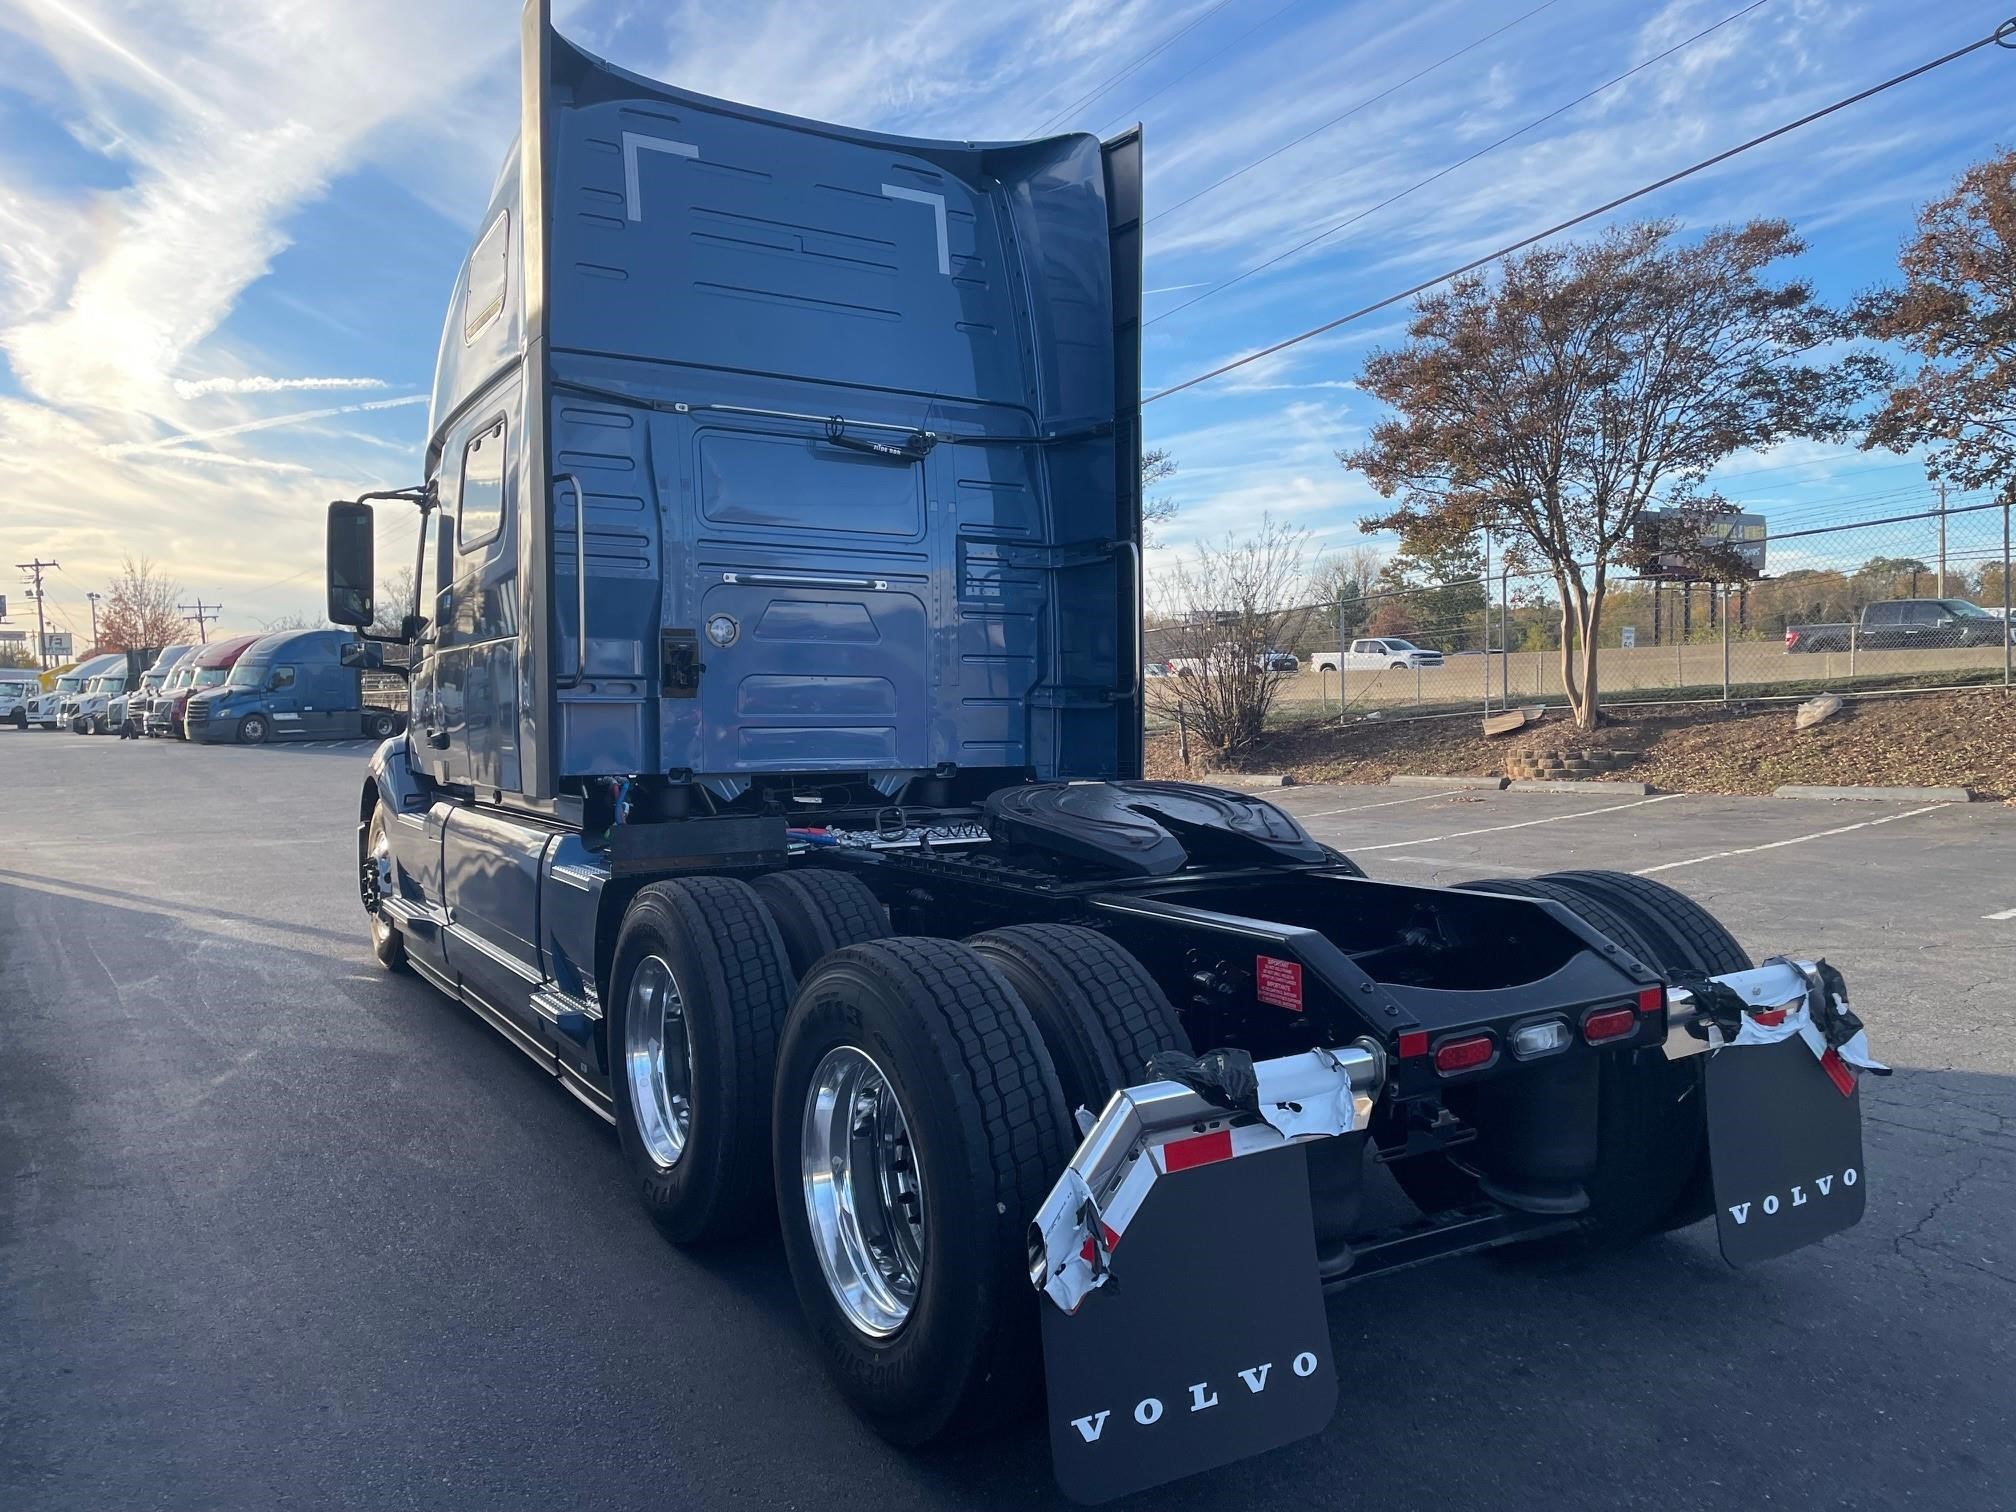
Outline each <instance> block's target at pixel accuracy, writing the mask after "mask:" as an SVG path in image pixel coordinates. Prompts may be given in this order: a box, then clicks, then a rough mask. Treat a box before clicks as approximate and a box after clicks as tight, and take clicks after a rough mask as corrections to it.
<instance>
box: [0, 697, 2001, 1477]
mask: <svg viewBox="0 0 2016 1512" xmlns="http://www.w3.org/2000/svg"><path fill="white" fill-rule="evenodd" d="M366 749H367V748H366V747H365V746H364V745H363V744H361V743H359V744H354V745H348V746H329V747H325V748H321V749H308V748H292V749H290V748H285V747H267V748H259V749H239V748H233V747H221V748H204V749H200V750H199V749H192V748H189V747H185V746H181V745H176V744H170V743H166V742H145V743H142V744H139V745H134V744H131V743H121V742H117V741H112V740H103V739H100V740H87V739H82V738H78V737H72V736H67V735H54V734H43V733H32V734H25V735H24V734H16V733H15V732H13V731H0V791H4V792H5V794H6V797H7V806H6V818H5V821H4V823H0V1506H5V1507H7V1508H9V1509H22V1512H27V1509H45V1508H49V1509H53V1508H80V1509H83V1508H89V1509H104V1508H113V1507H118V1508H140V1507H148V1508H185V1507H186V1508H205V1509H224V1508H238V1507H245V1508H261V1509H268V1508H285V1507H315V1508H328V1507H345V1508H366V1509H372V1512H378V1509H394V1508H406V1507H414V1508H455V1509H460V1508H470V1509H485V1512H493V1509H506V1508H512V1509H515V1508H527V1509H532V1508H537V1509H550V1508H553V1507H557V1506H573V1505H592V1506H595V1507H597V1508H606V1509H611V1512H615V1509H627V1508H632V1507H636V1508H647V1507H648V1508H688V1507H700V1508H708V1509H713V1508H722V1507H730V1506H737V1507H751V1508H763V1509H769V1508H787V1507H804V1508H822V1509H823V1508H854V1507H860V1508H870V1507H872V1508H876V1509H901V1508H913V1507H932V1508H990V1509H991V1508H1002V1509H1009V1508H1013V1509H1018V1512H1019V1509H1026V1508H1028V1507H1031V1506H1046V1505H1050V1504H1052V1503H1053V1501H1054V1500H1055V1497H1054V1493H1053V1492H1052V1490H1051V1489H1050V1484H1049V1472H1048V1465H1047V1449H1046V1446H1045V1444H1044V1441H1043V1437H1042V1434H1041V1431H1040V1428H1039V1426H1038V1425H1036V1424H1034V1423H1031V1424H1028V1425H1023V1426H1021V1427H1017V1428H1014V1429H1012V1430H1011V1431H1010V1432H1008V1433H1007V1435H1006V1436H1005V1437H1004V1438H1002V1439H999V1440H996V1441H993V1442H989V1443H984V1444H977V1445H967V1446H962V1447H957V1448H952V1449H946V1450H938V1451H933V1452H930V1453H925V1454H905V1453H901V1452H898V1451H896V1450H893V1449H890V1448H888V1447H887V1446H885V1445H884V1444H883V1443H882V1442H881V1441H880V1440H879V1439H877V1438H876V1437H875V1436H874V1435H873V1434H872V1433H870V1432H869V1431H868V1430H867V1429H866V1428H865V1427H863V1426H862V1425H861V1424H860V1423H858V1422H857V1421H856V1420H855V1419H854V1418H853V1416H852V1415H851V1414H850V1413H849V1412H848V1411H847V1410H846V1409H845V1408H844V1407H843V1406H842V1405H841V1403H840V1402H839V1400H838V1399H837V1398H836V1397H835V1396H834V1395H833V1393H832V1392H831V1391H829V1390H828V1388H827V1386H826V1383H825V1380H824V1378H823V1376H822V1374H821V1372H820V1370H819V1366H818V1363H817V1361H816V1359H815V1358H814V1356H813V1354H812V1351H811V1349H810V1348H809V1347H808V1345H807V1343H806V1341H805V1340H804V1338H803V1337H802V1335H801V1333H800V1327H799V1321H798V1314H797V1307H796V1302H795V1299H794V1298H793V1296H792V1294H791V1288H790V1283H789V1280H788V1278H787V1276H786V1274H785V1270H784V1266H783V1262H782V1258H781V1256H780V1255H779V1254H778V1253H777V1252H776V1250H775V1247H774V1243H763V1242H758V1243H751V1244H749V1245H746V1246H743V1247H741V1248H738V1249H735V1250H731V1251H715V1252H709V1253H701V1254H695V1253H682V1252H680V1251H678V1250H675V1249H672V1248H670V1247H669V1246H668V1245H666V1244H665V1243H664V1242H663V1241H662V1240H661V1239H660V1238H659V1236H658V1235H657V1233H656V1231H655V1230H654V1229H653V1228H652V1227H651V1225H650V1223H649V1222H648V1221H647V1220H646V1219H645V1217H644V1215H643V1214H642V1212H641V1211H640V1210H639V1209H638V1208H637V1206H636V1205H635V1204H634V1203H633V1201H632V1200H631V1197H630V1194H629V1192H628V1190H627V1188H626V1185H625V1182H624V1180H623V1178H622V1176H621V1174H620V1171H619V1164H618V1159H617V1153H616V1149H615V1144H614V1140H613V1138H612V1136H611V1135H610V1133H609V1131H608V1130H607V1129H606V1128H604V1127H603V1126H602V1125H601V1124H600V1123H598V1121H597V1120H595V1119H594V1118H592V1117H591V1116H589V1115H588V1114H587V1113H586V1112H585V1111H583V1110H582V1109H581V1108H580V1107H579V1106H578V1105H577V1104H575V1103H574V1102H573V1101H572V1100H571V1099H570V1098H569V1097H568V1096H567V1095H566V1094H565V1093H563V1092H562V1091H561V1090H560V1089H559V1087H558V1086H557V1085H556V1084H555V1083H553V1082H552V1081H550V1080H548V1079H547V1078H545V1077H544V1076H542V1075H541V1074H540V1073H539V1072H538V1071H536V1070H535V1069H534V1067H533V1066H532V1065H531V1064H530V1063H529V1062H527V1061H526V1060H524V1059H523V1058H522V1057H521V1056H520V1055H519V1054H518V1053H517V1052H516V1051H515V1050H513V1049H512V1048H511V1047H510V1046H509V1045H507V1044H506V1043H505V1042H504V1041H503V1040H502V1039H501V1038H500V1037H499V1036H497V1035H496V1034H494V1033H493V1032H492V1031H490V1030H489V1029H487V1028H486V1027H485V1026H483V1025H482V1024H481V1023H479V1022H478V1021H477V1020H476V1019H474V1018H473V1017H472V1016H470V1015H469V1014H467V1013H466V1012H465V1011H463V1010H462V1009H459V1008H457V1007H455V1006H453V1005H452V1004H450V1003H448V1002H447V1001H446V1000H445V999H442V998H441V997H439V996H438V995H437V994H436V993H435V992H434V991H433V990H432V989H430V988H428V987H427V986H425V985H424V984H423V983H421V982H420V981H418V980H417V979H414V978H411V977H394V976H387V975H385V974H384V973H382V972H380V971H379V970H378V969H377V968H376V967H375V966H374V965H373V963H372V961H371V959H370V955H369V952H368V950H367V948H366V944H365V935H364V929H363V921H362V917H361V915H360V914H359V911H358V908H357V904H356V892H355V886H354V881H353V877H352V868H353V865H354V860H353V857H354V852H353V850H352V845H353V838H352V834H353V831H352V826H353V824H354V819H353V817H352V816H353V815H354V813H355V798H354V794H355V791H356V786H357V783H358V782H359V780H360V777H361V769H362V765H363V759H364V755H365V752H366ZM1280 797H1281V801H1282V802H1283V803H1284V805H1285V806H1286V807H1289V808H1291V809H1292V810H1294V811H1295V812H1296V813H1298V814H1299V815H1301V816H1303V817H1304V818H1305V819H1306V820H1307V821H1308V823H1309V824H1310V826H1311V828H1312V829H1313V830H1314V831H1315V832H1316V833H1317V834H1318V835H1319V836H1320V837H1322V838H1323V839H1325V840H1328V841H1330V842H1332V843H1333V844H1337V845H1340V846H1342V847H1344V848H1345V849H1347V850H1349V851H1350V852H1351V853H1352V854H1354V855H1355V856H1356V857H1357V858H1358V859H1359V860H1360V861H1361V863H1362V864H1363V865H1364V866H1365V867H1366V868H1367V870H1368V871H1370V872H1371V873H1372V874H1373V875H1374V876H1385V877H1393V878H1405V879H1408V880H1423V879H1433V880H1442V881H1450V882H1453V881H1461V880H1468V879H1471V878H1478V877H1486V876H1492V875H1509V874H1525V873H1535V872H1542V871H1550V870H1557V869H1561V868H1566V867H1590V866H1605V867H1617V868H1621V869H1625V870H1634V871H1650V872H1651V873H1652V874H1653V875H1655V876H1658V877H1659V878H1660V879H1661V880H1663V881H1666V882H1669V883H1671V884H1672V885H1674V886H1676V887H1679V888H1681V889H1683V890H1684V891H1687V892H1689V893H1691V894H1693V895H1694V896H1695V897H1697V898H1699V899H1701V900H1702V901H1704V902H1705V903H1707V904H1708V905H1709V906H1710V907H1712V908H1713V909H1714V910H1715V911H1716V912H1717V913H1718V914H1719V915H1720V916H1721V917H1722V918H1723V919H1724V920H1725V922H1727V923H1728V924H1729V926H1730V927H1731V928H1732V929H1733V930H1734V932H1735V933H1736V934H1737V936H1738V937H1739V938H1740V939H1741V940H1742V941H1743V942H1744V944H1745V945H1746V946H1747V947H1748V948H1749V949H1750V950H1751V951H1752V952H1753V954H1756V955H1758V956H1763V955H1765V954H1769V953H1772V952H1775V951H1779V950H1794V949H1796V950H1798V951H1801V952H1802V953H1819V954H1824V955H1826V956H1827V957H1829V958H1830V959H1832V960H1833V961H1835V962H1836V963H1837V964H1838V965H1839V966H1841V968H1842V969H1843V970H1844V972H1845V973H1846V975H1847V979H1848V982H1849V985H1850V988H1851V990H1852V993H1853V997H1854V1002H1855V1006H1856V1008H1857V1009H1858V1011H1859V1012H1860V1013H1861V1014H1862V1015H1863V1017H1864V1018H1865V1019H1866V1020H1867V1021H1868V1023H1869V1026H1870V1031H1871V1036H1872V1039H1873V1041H1874V1044H1875V1049H1876V1051H1877V1053H1878V1055H1879V1056H1881V1057H1882V1058H1884V1059H1886V1060H1888V1061H1890V1062H1891V1063H1892V1064H1893V1065H1894V1066H1896V1067H1897V1074H1896V1075H1895V1076H1894V1077H1892V1078H1890V1079H1888V1080H1885V1081H1865V1083H1864V1097H1865V1103H1866V1111H1867V1128H1866V1138H1867V1152H1866V1165H1867V1168H1868V1172H1869V1211H1868V1216H1867V1218H1866V1220H1865V1221H1864V1222H1863V1223H1862V1225H1861V1226H1860V1227H1859V1228H1856V1229H1854V1230H1852V1231H1850V1232H1849V1233H1847V1234H1846V1235H1842V1236H1839V1237H1837V1238H1835V1239H1833V1240H1831V1241H1829V1242H1827V1243H1826V1244H1824V1245H1823V1246H1820V1247H1818V1248H1816V1249H1813V1250H1808V1251H1805V1252H1803V1253H1800V1254H1798V1255H1795V1256H1792V1257H1790V1258H1788V1259H1786V1260H1782V1261H1779V1262H1776V1263H1774V1264H1772V1265H1769V1266H1765V1267H1762V1268H1759V1269H1757V1270H1754V1271H1751V1272H1746V1273H1743V1274H1738V1273H1736V1272H1733V1271H1730V1270H1728V1269H1727V1268H1726V1267H1724V1266H1723V1264H1722V1263H1721V1261H1720V1260H1719V1258H1718V1257H1717V1255H1716V1253H1715V1248H1714V1239H1713V1235H1712V1233H1711V1232H1710V1231H1708V1230H1707V1229H1706V1228H1705V1227H1704V1228H1696V1229H1694V1230H1690V1231H1688V1232H1685V1233H1682V1234H1679V1235H1677V1236H1673V1237H1671V1238H1668V1239H1664V1240H1660V1241H1657V1242H1655V1243H1652V1244H1649V1245H1646V1246H1644V1247H1642V1248H1640V1249H1638V1250H1635V1251H1633V1252H1631V1253H1629V1254H1627V1255H1624V1256H1622V1257H1617V1258H1612V1259H1608V1260H1602V1261H1590V1260H1579V1261H1564V1260H1550V1261H1527V1262H1524V1263H1507V1262H1503V1261H1495V1260H1491V1259H1487V1258H1476V1259H1466V1260H1459V1261H1453V1262H1449V1263H1446V1264H1442V1265H1438V1266H1431V1267H1428V1268H1424V1269H1420V1270H1414V1271H1408V1272H1404V1273H1400V1274H1395V1275H1391V1276H1387V1277H1382V1278H1379V1279H1376V1280H1373V1281H1369V1282H1367V1283H1366V1284H1365V1285H1363V1286H1361V1287H1357V1288H1353V1289H1351V1290H1348V1291H1346V1292H1344V1293H1342V1294H1340V1295H1337V1296H1335V1297H1333V1298H1332V1300H1331V1303H1330V1322H1331V1329H1332V1336H1333V1341H1334V1343H1335V1345H1336V1349H1337V1352H1338V1358H1339V1361H1340V1377H1341V1381H1342V1388H1343V1405H1342V1407H1341V1409H1340V1411H1339V1413H1338V1415H1337V1418H1336V1420H1335V1422H1334V1423H1333V1424H1332V1425H1331V1427H1330V1429H1329V1430H1328V1431H1327V1432H1326V1433H1324V1434H1323V1435H1322V1436H1321V1437H1319V1438H1316V1439H1312V1440H1309V1441H1306V1442H1304V1443H1302V1444H1299V1445H1296V1446H1294V1447H1291V1448H1289V1449H1286V1450H1283V1451H1281V1452H1278V1453H1276V1454H1273V1455H1270V1456H1267V1457H1265V1458H1263V1459H1261V1460H1257V1461H1252V1462H1248V1463H1246V1464H1243V1465H1239V1466H1234V1467H1232V1468H1230V1469H1227V1470H1223V1471H1219V1472H1215V1473H1213V1474H1210V1475H1206V1476H1203V1477H1200V1478H1197V1479H1195V1480H1192V1481H1189V1482H1185V1483H1183V1484H1180V1485H1177V1486H1174V1487H1170V1488H1167V1489H1166V1490H1165V1491H1163V1492H1160V1493H1153V1494H1151V1495H1150V1496H1148V1497H1144V1498H1141V1499H1140V1501H1139V1503H1137V1504H1138V1505H1142V1506H1154V1507H1157V1508H1165V1507H1166V1508H1226V1507H1262V1506H1265V1507H1289V1506H1296V1507H1352V1508H1368V1507H1383V1508H1415V1507H1420V1508H1438V1509H1470V1508H1476V1509H1485V1508H1491V1509H1502V1508H1506V1507H1514V1508H1529V1507H1530V1508H1540V1507H1545V1508H1550V1509H1556V1508H1560V1509H1592V1512H1593V1509H1614V1508H1620V1507H1657V1508H1673V1507H1686V1508H1695V1507H1700V1508H1745V1509H1749V1508H1755V1507H1758V1506H1763V1505H1774V1506H1791V1507H1801V1508H1804V1507H1823V1506H1824V1507H1870V1508H1877V1507H1882V1508H1894V1507H1901V1506H1923V1507H1931V1508H1942V1509H1943V1508H1970V1509H1971V1508H1980V1509H2007V1508H2010V1507H2011V1506H2016V1444H2012V1441H2011V1438H2010V1435H2009V1431H2008V1423H2009V1417H2010V1413H2011V1409H2012V1407H2016V1377H2012V1373H2011V1370H2010V1359H2011V1338H2012V1330H2011V1328H2010V1325H2009V1322H2008V1318H2009V1313H2010V1303H2011V1300H2012V1296H2016V1293H2012V1291H2011V1286H2012V1283H2016V1258H2012V1249H2016V1245H2012V1240H2016V1011H2012V1008H2011V1006H2010V1004H2009V999H2008V990H2007V979H2008V977H2009V976H2010V972H2011V966H2012V964H2016V809H2009V808H2000V807H1998V808H1992V809H1988V808H1983V807H1981V806H1974V807H1971V808H1970V807H1968V806H1928V805H1921V804H1903V805H1889V804H1855V805H1828V804H1816V803H1796V802H1787V801H1780V800H1773V799H1732V798H1707V797H1702V798H1696V797H1688V796H1678V797H1655V798H1652V799H1640V798H1636V797H1629V796H1614V797H1613V796H1609V795H1601V794H1599V795H1595V796H1583V795H1576V796H1572V797H1571V796H1567V795H1561V794H1511V793H1485V794H1479V793H1472V792H1460V791H1456V792H1446V793H1442V792H1436V791H1434V790H1427V791H1423V790H1418V789H1417V790H1405V789H1393V788H1382V789H1376V790H1375V789H1343V788H1302V789H1291V790H1288V791H1286V792H1285V793H1283V794H1282V795H1280ZM1172 1321H1174V1320H1172Z"/></svg>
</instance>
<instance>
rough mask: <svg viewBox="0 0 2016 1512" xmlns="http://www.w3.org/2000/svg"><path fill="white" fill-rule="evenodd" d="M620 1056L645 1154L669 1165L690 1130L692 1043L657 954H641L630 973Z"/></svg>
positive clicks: (683, 1147)
mask: <svg viewBox="0 0 2016 1512" xmlns="http://www.w3.org/2000/svg"><path fill="white" fill-rule="evenodd" d="M623 1061H624V1065H625V1067H626V1074H627V1075H628V1076H629V1078H630V1105H631V1107H632V1108H634V1109H635V1110H636V1113H637V1134H638V1137H639V1138H641V1139H642V1140H643V1141H644V1148H645V1150H646V1151H647V1152H649V1154H650V1156H651V1159H652V1160H653V1161H654V1162H656V1163H657V1164H658V1165H659V1166H660V1167H662V1168H664V1169H666V1170H670V1169H671V1168H672V1167H673V1166H675V1165H677V1164H678V1163H679V1157H680V1156H681V1155H683V1154H685V1153H686V1137H687V1135H688V1134H690V1133H691V1132H692V1130H693V1043H692V1041H691V1039H689V1038H688V1036H687V1033H686V1003H685V1000H684V999H683V998H681V997H680V996H679V984H678V983H677V982H676V981H674V980H673V978H672V968H671V967H670V966H668V965H667V964H666V963H665V958H664V957H663V956H655V955H654V956H646V957H645V958H644V959H643V960H642V961H639V962H638V963H637V970H636V972H635V973H634V974H633V975H632V976H631V978H630V997H629V1001H628V1003H627V1004H626V1005H625V1008H624V1013H623Z"/></svg>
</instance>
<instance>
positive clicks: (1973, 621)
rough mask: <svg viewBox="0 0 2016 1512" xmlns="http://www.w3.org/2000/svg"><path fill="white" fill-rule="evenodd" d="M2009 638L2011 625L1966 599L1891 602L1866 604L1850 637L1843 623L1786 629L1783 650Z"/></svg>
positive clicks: (1916, 646) (1901, 647)
mask: <svg viewBox="0 0 2016 1512" xmlns="http://www.w3.org/2000/svg"><path fill="white" fill-rule="evenodd" d="M2009 634H2010V629H2009V624H2008V622H2007V621H2006V620H2004V619H2003V618H2002V616H2001V615H1999V614H1990V613H1989V612H1988V611H1987V610H1986V609H1983V608H1982V607H1981V606H1980V605H1979V604H1970V603H1969V602H1967V600H1966V599H1955V598H1943V599H1891V600H1889V601H1888V602H1886V603H1881V604H1864V605H1863V606H1862V618H1861V619H1860V620H1859V621H1858V622H1857V623H1856V625H1855V627H1854V630H1853V633H1852V635H1851V633H1850V629H1849V625H1848V622H1847V621H1846V620H1842V621H1839V622H1834V623H1826V624H1813V625H1787V626H1786V627H1785V649H1786V650H1787V651H1788V652H1791V651H1846V650H1847V649H1848V648H1849V645H1850V643H1851V642H1852V643H1853V644H1854V646H1855V647H1856V648H1858V649H1860V650H1863V651H1914V650H1930V649H1935V648H1946V649H1950V648H1953V647H1957V646H1999V645H2001V644H2002V643H2003V641H2004V640H2006V639H2007V638H2008V636H2009Z"/></svg>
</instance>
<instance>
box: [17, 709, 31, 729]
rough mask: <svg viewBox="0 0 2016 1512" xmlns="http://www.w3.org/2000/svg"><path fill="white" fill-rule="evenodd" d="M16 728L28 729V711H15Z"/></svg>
mask: <svg viewBox="0 0 2016 1512" xmlns="http://www.w3.org/2000/svg"><path fill="white" fill-rule="evenodd" d="M14 728H15V729H17V730H25V729H27V728H28V711H27V710H26V709H16V710H15V711H14Z"/></svg>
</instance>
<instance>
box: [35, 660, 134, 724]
mask: <svg viewBox="0 0 2016 1512" xmlns="http://www.w3.org/2000/svg"><path fill="white" fill-rule="evenodd" d="M125 664H126V658H125V656H124V655H123V654H121V653H117V652H109V653H106V654H104V655H100V656H87V657H86V658H84V660H83V661H80V662H78V663H77V664H76V665H75V666H73V667H70V668H67V669H66V670H64V671H62V672H59V673H57V674H56V676H55V677H54V678H53V679H48V680H46V681H47V686H46V687H44V688H43V690H42V691H41V693H39V694H38V695H37V696H36V697H34V698H32V699H30V700H29V703H28V723H30V724H31V725H40V726H41V727H42V728H43V729H45V730H53V729H56V728H57V727H58V726H59V725H61V724H62V722H63V705H64V704H65V703H67V702H69V701H70V700H72V699H74V698H76V697H77V696H78V695H79V694H81V693H82V692H83V691H84V687H85V685H86V684H87V683H89V682H90V681H91V679H92V678H94V677H99V676H102V675H104V674H105V673H107V672H110V671H112V670H113V669H114V668H115V667H123V666H124V665H125Z"/></svg>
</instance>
